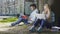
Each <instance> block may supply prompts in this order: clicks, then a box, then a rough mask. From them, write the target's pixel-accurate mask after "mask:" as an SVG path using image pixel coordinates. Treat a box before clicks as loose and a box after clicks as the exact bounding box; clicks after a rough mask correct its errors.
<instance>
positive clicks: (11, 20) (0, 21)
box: [0, 17, 18, 23]
mask: <svg viewBox="0 0 60 34" xmlns="http://www.w3.org/2000/svg"><path fill="white" fill-rule="evenodd" d="M17 19H18V18H16V17H11V18H6V19H3V20H0V23H7V22H14V21H16V20H17Z"/></svg>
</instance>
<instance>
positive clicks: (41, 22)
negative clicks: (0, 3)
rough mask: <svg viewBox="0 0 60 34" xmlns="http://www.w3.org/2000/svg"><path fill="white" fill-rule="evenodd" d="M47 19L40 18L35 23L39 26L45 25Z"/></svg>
mask: <svg viewBox="0 0 60 34" xmlns="http://www.w3.org/2000/svg"><path fill="white" fill-rule="evenodd" d="M45 22H46V21H45V20H44V19H38V20H37V21H36V22H35V23H34V24H33V25H34V26H35V27H36V26H39V27H41V28H42V27H43V26H44V23H45Z"/></svg>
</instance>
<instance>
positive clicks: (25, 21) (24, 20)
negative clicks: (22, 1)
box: [11, 17, 28, 26]
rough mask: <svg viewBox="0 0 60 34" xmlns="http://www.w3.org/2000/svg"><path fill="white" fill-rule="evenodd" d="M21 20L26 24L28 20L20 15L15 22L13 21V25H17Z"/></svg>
mask: <svg viewBox="0 0 60 34" xmlns="http://www.w3.org/2000/svg"><path fill="white" fill-rule="evenodd" d="M21 22H24V24H27V23H28V20H27V19H24V18H22V17H20V18H19V19H18V20H17V21H16V22H15V23H12V24H11V26H15V25H17V24H19V23H21Z"/></svg>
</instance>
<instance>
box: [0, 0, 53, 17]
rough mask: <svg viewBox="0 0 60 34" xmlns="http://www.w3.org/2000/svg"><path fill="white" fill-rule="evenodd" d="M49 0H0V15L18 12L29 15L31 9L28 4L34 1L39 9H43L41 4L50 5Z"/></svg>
mask: <svg viewBox="0 0 60 34" xmlns="http://www.w3.org/2000/svg"><path fill="white" fill-rule="evenodd" d="M50 2H51V0H0V15H13V16H14V15H17V14H20V13H23V14H26V15H29V14H30V13H31V10H30V8H29V5H30V4H32V3H35V4H36V5H37V7H38V9H39V10H40V11H42V10H43V5H44V4H45V3H48V4H50V5H51V3H52V2H51V3H50Z"/></svg>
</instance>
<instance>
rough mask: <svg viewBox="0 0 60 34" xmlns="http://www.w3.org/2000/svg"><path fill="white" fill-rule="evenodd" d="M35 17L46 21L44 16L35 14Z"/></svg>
mask: <svg viewBox="0 0 60 34" xmlns="http://www.w3.org/2000/svg"><path fill="white" fill-rule="evenodd" d="M36 17H37V18H38V19H46V17H45V14H37V15H36Z"/></svg>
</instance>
